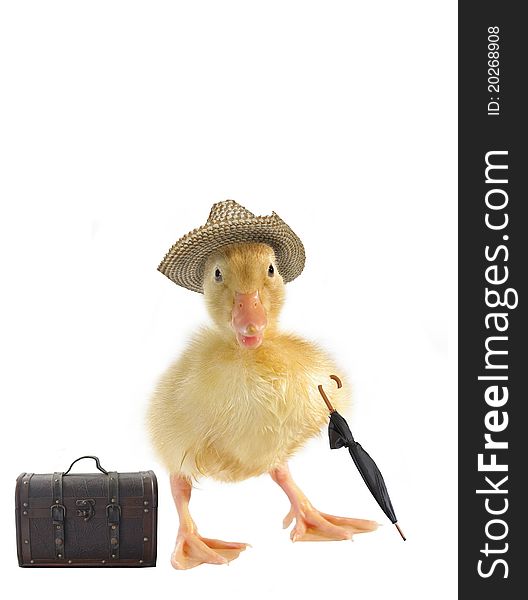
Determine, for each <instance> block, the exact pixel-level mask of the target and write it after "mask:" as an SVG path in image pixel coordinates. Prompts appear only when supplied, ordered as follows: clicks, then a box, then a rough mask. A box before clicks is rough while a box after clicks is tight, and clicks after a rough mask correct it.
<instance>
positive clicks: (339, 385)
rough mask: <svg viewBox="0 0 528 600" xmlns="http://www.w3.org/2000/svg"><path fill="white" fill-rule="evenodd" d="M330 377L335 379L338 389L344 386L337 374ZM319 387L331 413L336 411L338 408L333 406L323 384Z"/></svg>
mask: <svg viewBox="0 0 528 600" xmlns="http://www.w3.org/2000/svg"><path fill="white" fill-rule="evenodd" d="M330 379H333V380H334V381H335V382H336V384H337V388H338V389H339V388H342V387H343V384H342V383H341V379H339V377H338V376H337V375H330ZM317 389H318V390H319V393H320V394H321V396H322V397H323V400H324V401H325V404H326V406H327V407H328V410H329V411H330V414H332V413H333V412H335V411H336V410H335V408H334V407H333V406H332V404H331V402H330V400H328V396H327V395H326V393H325V391H324V390H323V386H322V385H318V386H317Z"/></svg>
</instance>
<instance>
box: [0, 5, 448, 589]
mask: <svg viewBox="0 0 528 600" xmlns="http://www.w3.org/2000/svg"><path fill="white" fill-rule="evenodd" d="M455 55H456V4H455V3H454V2H430V3H424V2H418V1H416V2H388V1H385V2H370V3H369V2H284V1H282V2H274V1H268V2H265V3H264V2H259V3H257V2H243V1H239V2H233V1H224V2H186V3H183V2H143V3H138V2H130V1H129V2H95V1H91V2H24V3H21V2H4V3H2V8H1V11H0V57H1V59H0V60H1V70H0V82H1V85H2V93H1V96H0V103H1V111H0V120H1V142H0V144H1V162H0V168H1V171H2V172H1V181H0V185H1V202H2V204H1V207H2V210H1V222H0V260H1V273H2V292H1V304H2V308H1V311H0V319H1V323H0V324H1V334H0V335H1V342H0V343H1V357H0V358H1V363H0V364H1V379H0V394H1V398H2V404H3V410H4V418H3V419H2V477H1V478H0V481H1V486H2V489H1V494H0V502H1V504H0V506H1V511H0V515H1V526H2V532H3V535H2V543H1V545H0V548H1V556H0V563H1V564H2V575H3V577H2V585H3V589H7V588H8V586H9V585H11V584H12V585H13V589H15V590H18V592H17V593H22V590H23V596H24V597H25V598H31V597H39V598H42V599H47V598H57V597H58V596H60V597H62V596H64V597H75V598H79V599H83V598H94V597H95V595H96V594H99V595H100V594H101V593H103V594H104V595H105V596H107V597H109V598H111V597H116V595H119V596H120V597H129V598H144V597H147V596H148V597H152V596H154V595H157V594H159V595H163V596H169V595H170V597H174V598H183V597H187V598H189V597H198V598H202V597H207V596H213V597H215V598H219V599H223V598H230V599H232V598H243V597H244V598H246V597H253V598H267V597H269V596H270V595H273V596H275V597H277V598H289V597H294V596H298V595H301V596H303V597H307V598H327V597H334V596H336V595H339V596H340V597H356V598H372V599H374V600H376V599H378V598H379V599H381V598H396V599H398V598H405V599H409V598H429V599H436V598H438V599H440V598H441V599H445V598H454V597H456V543H457V537H456V531H457V517H456V491H457V490H456V391H455V362H456V355H455V345H456V313H455V292H456V263H455V256H456V237H455V231H456V213H455V202H456V200H455V199H456V113H455V98H456V62H455ZM226 198H233V199H235V200H237V201H239V202H240V203H241V204H243V205H245V206H246V207H247V208H249V209H250V210H251V211H253V212H254V213H256V214H269V213H270V212H271V211H272V210H275V211H276V212H277V213H278V214H279V215H280V216H281V217H282V218H283V219H284V220H285V221H286V222H287V223H288V224H290V225H291V227H292V228H293V229H294V231H296V232H297V233H298V234H299V235H300V237H301V238H302V240H303V242H304V244H305V246H306V251H307V256H308V260H307V263H306V269H305V271H304V273H303V274H302V276H301V277H300V278H299V279H298V280H296V281H295V282H293V283H291V284H289V285H288V295H287V302H286V306H285V310H284V314H283V325H284V327H285V328H287V329H291V330H293V331H296V332H297V333H299V334H302V335H304V336H306V337H307V338H310V339H314V340H317V341H319V342H320V343H321V344H323V345H324V346H325V347H326V348H328V349H329V350H330V351H331V352H332V353H333V354H334V356H335V357H336V359H337V360H338V361H339V362H340V363H341V364H342V365H343V367H344V370H345V372H346V373H347V374H348V376H349V377H350V379H351V380H352V383H353V385H354V401H355V409H354V411H353V413H352V415H351V416H349V422H350V423H351V428H352V431H353V432H354V434H355V436H356V438H357V439H358V440H359V441H360V442H362V443H363V444H364V446H365V447H366V448H367V450H368V451H369V452H370V453H371V454H372V456H373V457H374V458H375V459H376V461H377V463H378V465H379V466H380V467H381V470H382V472H383V474H384V476H385V480H386V482H387V485H388V488H389V492H390V494H391V497H392V500H393V503H394V506H395V508H396V512H397V514H398V517H399V519H400V523H401V525H402V527H403V528H404V530H405V532H406V533H407V536H408V541H407V542H405V543H404V542H402V541H401V540H400V538H399V536H398V534H397V532H396V531H395V529H394V527H392V525H390V523H389V522H388V521H387V519H386V518H385V517H384V515H383V514H382V512H381V511H380V509H379V508H378V506H377V505H376V503H375V502H374V500H373V499H372V498H371V496H370V495H369V492H368V491H367V489H366V488H365V486H364V484H363V482H362V481H361V478H360V477H359V474H358V473H357V472H356V470H355V467H354V466H353V464H352V461H351V460H350V457H349V456H348V455H347V453H346V451H330V450H329V449H328V444H327V440H326V434H324V433H323V434H322V435H321V437H320V438H319V439H316V440H312V441H311V442H310V443H309V445H308V446H307V447H306V448H305V449H304V450H303V451H302V452H300V453H299V454H298V456H297V457H296V458H295V459H294V460H293V462H292V465H291V468H292V471H293V474H294V477H295V478H296V479H297V481H298V483H299V485H300V486H301V487H302V488H304V490H305V491H306V493H307V494H308V496H309V497H310V498H311V500H312V502H313V503H314V504H315V505H316V506H317V507H319V508H321V509H322V510H324V511H326V512H333V513H334V514H343V515H348V516H357V517H365V518H375V519H378V520H379V521H380V522H382V523H384V524H385V525H384V526H383V527H382V528H380V530H379V531H378V532H376V533H372V534H368V535H364V536H356V538H355V542H354V543H350V542H333V543H323V544H313V543H312V544H309V543H305V544H302V543H298V544H295V545H293V544H291V542H290V541H289V538H288V533H287V532H285V531H283V530H282V529H281V522H282V517H283V516H284V515H285V513H286V512H287V510H288V502H287V500H286V497H285V496H284V495H283V493H282V492H281V490H280V489H279V488H278V487H277V486H275V484H274V483H273V482H272V481H271V480H270V479H269V478H268V477H261V478H258V479H253V480H250V481H247V482H244V483H241V484H236V485H225V484H218V483H215V482H213V481H202V482H201V483H200V486H199V489H197V490H196V491H195V493H194V496H193V499H192V504H191V509H192V511H193V514H194V517H195V520H196V521H197V522H198V525H199V527H200V530H201V532H202V533H203V534H205V535H208V536H211V537H220V538H223V539H229V540H236V541H247V542H250V543H252V544H253V548H250V549H248V550H247V551H246V552H245V553H244V554H242V555H241V557H240V558H239V559H238V560H236V561H234V562H233V563H232V564H231V565H230V566H229V567H217V566H202V567H199V568H197V569H194V570H192V571H189V572H176V571H174V570H173V569H172V568H171V566H170V563H169V556H170V553H171V550H172V547H173V543H174V538H175V534H176V528H177V519H176V512H175V510H174V508H173V506H172V501H171V498H170V493H169V488H168V483H167V478H166V474H165V473H164V472H163V468H162V467H161V465H159V464H158V463H157V462H156V460H155V458H154V456H153V453H152V451H151V449H150V447H149V442H148V439H147V437H146V432H145V427H144V413H145V409H146V406H147V402H148V397H149V394H150V391H151V390H152V387H153V385H154V383H155V381H156V379H157V377H158V376H159V374H160V373H161V372H162V371H163V369H164V368H165V367H166V366H167V365H168V363H169V362H170V361H171V360H172V359H173V358H175V357H176V356H177V355H178V353H179V352H180V351H181V350H182V348H183V347H184V346H185V340H186V338H187V337H188V336H189V335H190V333H191V332H192V331H193V330H194V329H195V328H196V326H197V325H198V324H200V323H201V322H203V321H205V320H206V314H205V310H204V308H203V306H202V297H201V296H199V295H198V294H195V293H192V292H189V291H187V290H184V289H181V288H178V287H177V286H175V285H174V284H172V283H171V282H170V281H169V280H168V279H166V278H165V277H163V276H162V275H161V274H160V273H158V272H157V271H156V267H157V264H158V262H159V261H160V260H161V258H162V257H163V255H164V253H165V252H166V250H167V249H168V248H169V247H170V246H171V245H172V243H174V242H175V241H176V239H177V238H178V237H180V236H181V235H183V234H184V233H186V232H187V231H189V230H190V229H192V228H194V227H197V226H199V225H200V224H202V223H203V222H204V221H205V220H206V218H207V215H208V212H209V208H210V206H211V204H212V203H213V202H217V201H219V200H224V199H226ZM90 453H93V454H97V455H99V456H100V458H101V461H102V464H103V466H106V467H107V468H108V469H116V470H120V471H127V470H131V471H136V470H140V469H149V468H152V469H154V470H155V471H156V472H157V474H158V478H159V483H160V500H159V501H160V519H159V544H158V554H159V562H158V567H157V568H156V569H129V570H123V569H116V570H104V569H97V570H93V569H92V570H86V569H85V570H83V569H75V570H71V571H69V572H65V571H58V570H56V569H32V570H28V569H20V568H19V567H18V566H17V561H16V550H15V530H14V510H13V509H14V505H13V492H14V483H15V478H16V476H17V475H18V474H19V473H20V472H22V471H34V472H42V473H47V472H50V471H53V470H64V469H66V467H67V466H68V465H69V463H70V462H71V461H72V460H73V459H74V458H76V457H77V456H80V455H82V454H90ZM84 467H86V468H85V470H91V467H90V465H89V464H88V463H87V464H86V465H84ZM80 470H83V469H82V467H81V469H80ZM341 585H342V586H343V590H344V591H343V592H341V593H339V594H338V593H337V592H336V591H335V590H336V587H337V586H341Z"/></svg>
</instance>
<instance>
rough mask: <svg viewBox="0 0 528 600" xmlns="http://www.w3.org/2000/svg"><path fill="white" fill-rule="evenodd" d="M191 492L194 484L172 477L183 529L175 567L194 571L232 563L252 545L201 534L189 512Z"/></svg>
mask: <svg viewBox="0 0 528 600" xmlns="http://www.w3.org/2000/svg"><path fill="white" fill-rule="evenodd" d="M191 489H192V486H191V483H190V481H189V480H188V479H187V478H186V477H184V476H181V475H178V474H172V475H171V491H172V495H173V497H174V502H175V504H176V508H177V510H178V515H179V517H180V528H179V530H178V536H177V537H176V546H175V548H174V552H173V553H172V556H171V564H172V566H173V567H174V568H175V569H192V568H193V567H197V566H198V565H202V564H204V563H209V564H212V565H225V564H228V563H229V562H231V561H232V560H234V559H235V558H238V556H239V555H240V553H241V552H243V551H244V550H245V549H246V548H247V547H248V546H249V544H242V543H239V542H223V541H222V540H214V539H211V538H205V537H202V536H201V535H199V533H198V531H197V529H196V525H195V523H194V521H193V520H192V518H191V514H190V513H189V500H190V499H191Z"/></svg>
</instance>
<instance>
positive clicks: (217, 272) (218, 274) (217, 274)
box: [215, 267, 223, 282]
mask: <svg viewBox="0 0 528 600" xmlns="http://www.w3.org/2000/svg"><path fill="white" fill-rule="evenodd" d="M222 280H223V278H222V272H221V271H220V269H219V268H218V267H217V268H216V269H215V281H218V282H220V281H222Z"/></svg>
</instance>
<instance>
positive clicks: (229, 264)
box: [148, 201, 377, 569]
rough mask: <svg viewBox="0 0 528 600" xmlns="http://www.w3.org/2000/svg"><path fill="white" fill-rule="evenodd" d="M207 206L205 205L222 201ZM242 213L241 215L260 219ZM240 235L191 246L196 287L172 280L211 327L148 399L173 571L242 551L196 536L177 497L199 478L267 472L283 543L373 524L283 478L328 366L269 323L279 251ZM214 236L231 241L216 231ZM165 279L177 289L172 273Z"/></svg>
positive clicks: (316, 428)
mask: <svg viewBox="0 0 528 600" xmlns="http://www.w3.org/2000/svg"><path fill="white" fill-rule="evenodd" d="M227 202H233V201H227ZM224 204H225V203H219V205H224ZM215 206H216V207H217V211H218V209H219V208H220V209H224V210H225V209H226V207H225V206H220V207H219V206H218V205H215ZM238 207H239V205H237V208H238ZM227 208H229V207H227ZM240 208H242V209H243V207H240ZM213 209H215V207H213ZM243 210H244V211H245V209H243ZM228 212H229V211H228ZM247 213H248V214H249V215H251V217H249V216H247V215H246V216H247V218H248V219H251V218H254V219H260V218H263V217H254V215H252V214H251V213H249V211H247ZM275 216H276V215H275ZM232 221H233V224H234V223H236V219H232ZM217 229H218V228H217ZM196 231H198V230H194V237H196ZM217 233H218V231H217ZM191 234H193V232H191ZM191 234H188V235H191ZM246 236H247V232H246ZM247 237H249V239H250V241H246V242H244V241H242V242H239V241H236V242H235V243H228V244H225V243H224V244H222V245H220V246H218V247H215V248H214V249H213V250H211V248H210V247H209V248H208V251H207V252H203V255H204V256H203V259H200V260H201V261H202V262H200V260H199V259H197V258H196V251H194V252H192V253H191V254H192V258H193V260H197V261H198V262H197V264H198V265H199V266H198V268H197V269H196V277H197V278H199V277H201V289H200V288H199V284H198V283H196V282H195V283H193V282H191V281H190V280H189V277H190V275H189V273H187V275H186V277H187V279H186V281H185V282H184V284H185V287H188V288H190V289H193V285H194V286H195V288H194V289H196V291H202V292H203V294H204V297H205V302H206V307H207V310H208V313H209V315H210V317H211V320H212V326H209V327H204V328H202V329H201V330H199V331H198V332H197V333H196V335H194V337H193V338H192V340H191V341H190V343H189V344H188V346H187V348H186V349H185V350H184V352H183V353H182V355H181V356H180V358H179V359H178V360H177V361H176V362H175V363H174V364H172V365H171V366H170V367H169V368H168V369H167V371H166V372H165V373H164V374H163V375H162V377H161V379H160V380H159V383H158V386H157V388H156V390H155V391H154V393H153V395H152V398H151V401H150V406H149V413H148V422H149V429H150V436H151V439H152V443H153V445H154V448H155V450H156V452H157V454H158V456H159V458H160V460H161V462H162V463H163V464H164V465H165V467H166V468H167V470H168V471H169V473H170V482H171V491H172V495H173V498H174V502H175V505H176V509H177V511H178V515H179V520H180V524H179V530H178V534H177V538H176V545H175V548H174V552H173V553H172V556H171V563H172V565H173V567H175V568H176V569H189V568H192V567H195V566H197V565H200V564H202V563H210V564H225V563H227V562H229V561H231V560H233V559H235V558H237V557H238V556H239V555H240V553H241V552H242V551H243V550H245V549H246V547H247V544H246V543H238V542H225V541H222V540H217V539H211V538H206V537H202V536H201V535H200V534H199V533H198V529H197V527H196V524H195V522H194V521H193V519H192V517H191V514H190V512H189V501H190V498H191V491H192V482H193V480H197V479H198V478H200V477H212V478H213V479H216V480H220V481H227V482H236V481H241V480H244V479H247V478H249V477H255V476H258V475H262V474H265V473H269V475H270V476H271V478H272V480H273V481H274V482H275V483H277V484H278V485H279V486H280V487H281V488H282V489H283V490H284V492H285V493H286V495H287V497H288V499H289V500H290V503H291V508H290V510H289V512H288V514H287V515H286V517H285V519H284V523H283V524H284V527H288V526H289V525H290V524H291V523H292V522H293V520H294V519H295V526H294V527H293V529H292V531H291V536H290V537H291V539H292V541H294V542H295V541H309V540H314V541H315V540H345V539H350V538H351V537H352V535H353V534H354V533H360V532H367V531H372V530H374V529H376V527H377V523H376V522H374V521H370V520H364V519H351V518H344V517H336V516H333V515H329V514H326V513H323V512H320V511H318V510H317V509H316V508H314V506H312V504H311V503H310V501H309V500H308V498H307V497H306V496H305V494H304V493H303V492H302V491H301V489H300V488H299V487H298V486H297V485H296V483H295V482H294V481H293V479H292V476H291V474H290V471H289V469H288V460H289V459H290V458H291V457H292V456H293V455H294V454H295V452H296V451H297V450H299V449H300V448H301V447H302V446H303V444H305V443H306V442H307V440H309V439H310V438H312V437H313V436H315V435H317V434H319V433H320V431H321V429H322V428H323V427H324V426H325V425H326V424H327V422H328V412H327V410H326V407H325V404H324V403H323V402H322V399H321V396H320V395H319V392H318V389H317V386H318V384H320V383H321V382H324V381H326V380H327V378H328V375H329V374H330V373H333V372H335V371H336V366H335V365H334V363H333V361H332V359H331V358H330V357H329V356H328V355H327V354H326V353H325V352H324V351H323V350H322V349H321V348H319V347H318V346H317V345H315V344H314V343H312V342H310V341H307V340H304V339H302V338H300V337H298V336H296V335H292V334H290V333H284V332H282V331H281V330H280V329H279V326H278V317H279V314H280V311H281V308H282V306H283V303H284V298H285V281H284V277H283V275H282V273H281V267H282V270H283V271H284V272H285V273H286V274H287V275H286V277H287V279H288V278H289V279H291V273H289V272H288V268H289V267H288V265H287V264H285V258H286V256H285V254H284V248H282V247H281V246H280V245H278V244H277V243H275V241H274V240H273V239H270V238H266V236H263V235H262V232H261V234H260V237H261V239H264V240H265V241H264V242H260V241H256V242H255V241H252V240H253V239H254V236H251V235H249V236H247ZM219 238H220V239H221V240H222V239H224V241H225V239H232V238H230V237H229V236H227V237H226V236H224V237H222V234H221V233H220V234H219ZM182 239H185V238H182ZM236 239H237V240H238V238H236ZM180 242H181V240H180ZM187 242H189V239H187ZM266 242H267V243H266ZM299 242H300V240H299ZM188 245H189V244H188ZM190 245H191V246H193V245H195V244H194V242H193V243H191V244H190ZM206 245H207V244H206ZM274 246H275V247H274ZM181 247H182V245H181V244H180V243H178V248H181ZM195 250H196V249H195ZM187 252H188V250H187ZM173 254H174V252H173ZM303 258H304V255H303ZM188 259H189V260H190V259H191V256H190V255H189V256H188ZM167 260H168V259H167V257H166V259H165V263H167ZM179 260H180V262H182V260H183V258H182V257H181V256H180V257H179ZM183 262H185V261H183ZM302 263H303V265H304V260H303V261H302ZM290 267H291V265H290ZM165 268H166V264H165ZM301 268H302V267H301ZM160 270H162V272H163V263H162V265H160ZM166 270H167V269H166ZM182 273H183V271H182ZM180 275H181V274H180ZM169 276H171V279H173V280H176V282H177V283H180V285H182V283H181V277H180V278H178V276H174V273H172V274H170V273H169ZM197 288H198V289H197ZM349 396H350V390H349V386H348V384H347V382H346V380H344V381H343V387H342V388H341V389H339V390H335V391H334V392H333V393H332V394H331V401H332V403H333V405H334V406H335V407H336V408H337V409H338V410H342V409H343V408H344V407H345V406H346V405H347V403H348V400H349Z"/></svg>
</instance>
